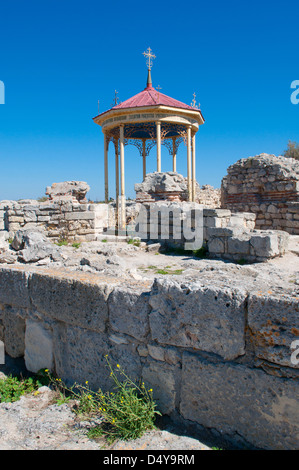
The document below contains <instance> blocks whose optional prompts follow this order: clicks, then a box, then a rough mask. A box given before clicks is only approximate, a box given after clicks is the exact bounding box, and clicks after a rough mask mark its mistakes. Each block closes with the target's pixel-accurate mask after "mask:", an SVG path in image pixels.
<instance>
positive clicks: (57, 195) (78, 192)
mask: <svg viewBox="0 0 299 470" xmlns="http://www.w3.org/2000/svg"><path fill="white" fill-rule="evenodd" d="M89 190H90V187H89V186H88V184H87V183H85V181H64V182H62V183H53V184H52V186H48V187H47V188H46V195H47V196H49V199H50V200H57V199H59V200H61V198H63V197H70V196H71V197H72V198H74V200H77V201H79V202H87V200H86V193H87V192H88V191H89Z"/></svg>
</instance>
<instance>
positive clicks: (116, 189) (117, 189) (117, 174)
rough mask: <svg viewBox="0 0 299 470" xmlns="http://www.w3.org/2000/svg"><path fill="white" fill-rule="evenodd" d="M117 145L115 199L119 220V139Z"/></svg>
mask: <svg viewBox="0 0 299 470" xmlns="http://www.w3.org/2000/svg"><path fill="white" fill-rule="evenodd" d="M114 146H115V196H116V197H115V201H116V220H117V222H118V204H119V165H118V139H115V141H114Z"/></svg>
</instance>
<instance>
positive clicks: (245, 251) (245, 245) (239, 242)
mask: <svg viewBox="0 0 299 470" xmlns="http://www.w3.org/2000/svg"><path fill="white" fill-rule="evenodd" d="M249 240H250V235H243V236H240V237H231V238H229V239H228V240H227V251H228V253H231V254H240V255H244V256H245V255H249V252H250V244H249Z"/></svg>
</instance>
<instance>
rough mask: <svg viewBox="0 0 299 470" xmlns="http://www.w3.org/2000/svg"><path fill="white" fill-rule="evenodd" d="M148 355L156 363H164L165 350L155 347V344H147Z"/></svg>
mask: <svg viewBox="0 0 299 470" xmlns="http://www.w3.org/2000/svg"><path fill="white" fill-rule="evenodd" d="M148 353H149V355H150V356H151V357H152V358H153V359H155V360H156V361H162V362H164V361H165V348H163V347H161V346H156V345H155V344H148Z"/></svg>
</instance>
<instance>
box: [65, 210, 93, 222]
mask: <svg viewBox="0 0 299 470" xmlns="http://www.w3.org/2000/svg"><path fill="white" fill-rule="evenodd" d="M65 219H66V220H94V219H95V213H94V212H91V211H86V212H66V213H65Z"/></svg>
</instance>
